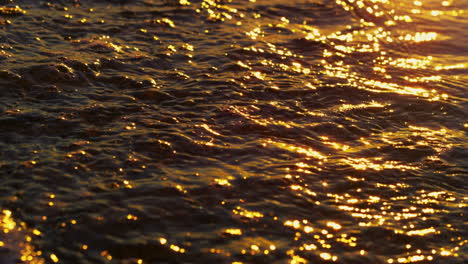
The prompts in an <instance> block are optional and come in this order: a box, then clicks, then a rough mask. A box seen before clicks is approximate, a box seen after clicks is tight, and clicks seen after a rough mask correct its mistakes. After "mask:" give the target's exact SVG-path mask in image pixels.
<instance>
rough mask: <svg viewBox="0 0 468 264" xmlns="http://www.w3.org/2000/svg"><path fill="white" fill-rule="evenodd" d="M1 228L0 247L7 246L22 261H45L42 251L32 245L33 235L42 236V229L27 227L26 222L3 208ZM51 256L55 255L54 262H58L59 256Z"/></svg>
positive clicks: (13, 255) (0, 219) (0, 216)
mask: <svg viewBox="0 0 468 264" xmlns="http://www.w3.org/2000/svg"><path fill="white" fill-rule="evenodd" d="M0 228H1V229H2V234H1V235H0V248H6V249H7V250H8V251H9V252H11V253H10V254H11V255H12V257H13V258H19V259H20V260H21V262H22V263H28V264H43V263H45V260H44V259H43V258H42V255H43V254H42V251H40V250H36V249H35V247H34V246H33V245H32V239H33V237H34V236H40V235H41V234H42V233H41V231H39V230H37V229H34V230H32V231H31V230H29V229H27V227H26V224H25V223H23V222H17V221H16V220H15V219H13V216H12V212H11V211H9V210H3V211H2V213H1V214H0ZM51 256H54V258H52V261H53V262H58V258H57V257H56V256H55V255H54V254H52V255H51ZM55 260H57V261H55Z"/></svg>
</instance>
